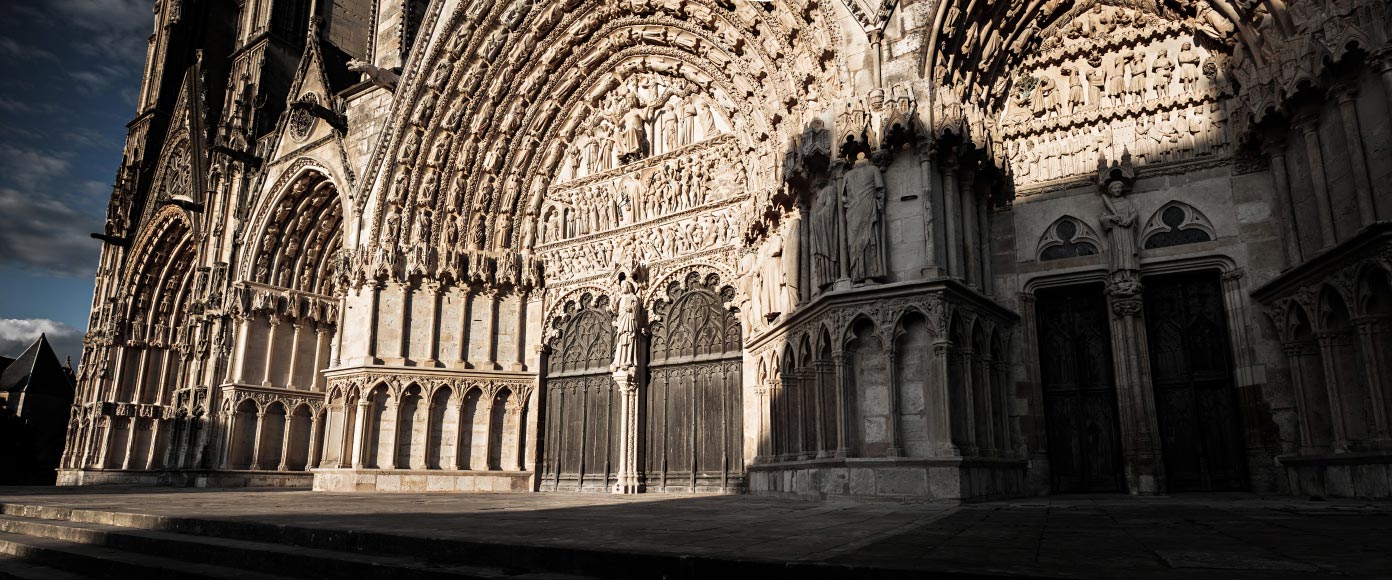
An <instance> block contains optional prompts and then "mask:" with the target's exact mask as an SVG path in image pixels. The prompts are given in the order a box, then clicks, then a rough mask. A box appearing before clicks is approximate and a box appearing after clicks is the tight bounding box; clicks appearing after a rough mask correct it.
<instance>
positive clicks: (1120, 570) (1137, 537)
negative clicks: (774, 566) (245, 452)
mask: <svg viewBox="0 0 1392 580" xmlns="http://www.w3.org/2000/svg"><path fill="white" fill-rule="evenodd" d="M0 503H16V504H27V505H50V506H62V507H72V508H81V509H93V510H111V511H119V512H126V513H144V514H154V515H164V516H177V517H184V518H209V519H221V520H246V521H256V522H262V523H273V524H283V525H291V526H296V527H310V528H325V529H347V530H364V531H375V532H386V533H396V534H401V535H405V536H417V537H430V538H442V539H462V540H472V541H486V542H501V543H508V544H520V545H541V546H556V547H570V548H599V549H606V550H622V551H633V552H647V553H668V554H674V553H677V554H694V555H703V556H707V557H713V558H720V559H756V560H777V561H824V562H832V563H844V564H855V565H863V566H873V567H884V568H898V569H916V570H924V571H959V572H977V573H983V572H985V573H992V572H994V573H1000V574H1002V575H1006V576H1010V575H1024V576H1046V577H1072V578H1176V579H1180V578H1183V579H1188V578H1234V579H1245V578H1253V579H1257V578H1260V579H1262V580H1281V579H1286V578H1291V579H1294V578H1319V577H1330V578H1359V579H1373V578H1388V579H1392V503H1386V502H1383V503H1378V502H1357V501H1327V502H1312V501H1308V500H1305V499H1303V498H1289V497H1260V496H1255V495H1249V494H1227V495H1177V496H1171V497H1162V498H1134V497H1127V496H1058V497H1051V498H1039V499H1029V500H1016V501H1009V502H993V503H985V504H976V505H969V506H963V507H958V508H949V507H945V506H941V505H933V504H914V503H819V502H802V501H789V500H774V499H767V498H759V497H752V496H664V495H644V496H627V497H621V496H609V495H588V494H587V495H565V494H471V495H428V494H402V495H394V494H381V495H366V494H324V493H313V492H308V491H301V490H291V491H286V490H264V491H248V490H192V489H169V488H93V487H86V488H0Z"/></svg>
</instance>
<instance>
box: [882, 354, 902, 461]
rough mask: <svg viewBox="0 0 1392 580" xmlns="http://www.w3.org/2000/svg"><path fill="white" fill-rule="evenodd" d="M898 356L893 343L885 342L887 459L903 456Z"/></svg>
mask: <svg viewBox="0 0 1392 580" xmlns="http://www.w3.org/2000/svg"><path fill="white" fill-rule="evenodd" d="M898 355H899V353H897V352H895V350H894V341H893V340H890V341H886V343H885V359H886V360H885V364H887V365H889V366H888V367H886V370H887V371H888V372H887V373H886V375H887V376H888V377H889V381H888V382H889V384H888V385H886V387H887V388H888V389H889V392H888V393H885V394H886V395H888V397H886V398H887V399H888V402H889V421H888V423H889V424H888V425H885V435H886V436H888V437H889V448H888V449H886V450H885V456H887V457H899V456H900V455H902V454H903V453H902V450H901V448H900V447H899V439H900V434H899V388H898V386H899V380H900V378H901V377H899V371H898V364H897V362H896V358H897V357H898Z"/></svg>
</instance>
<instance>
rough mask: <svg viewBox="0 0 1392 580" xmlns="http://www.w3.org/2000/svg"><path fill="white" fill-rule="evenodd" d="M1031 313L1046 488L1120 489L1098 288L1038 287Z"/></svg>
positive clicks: (1112, 389)
mask: <svg viewBox="0 0 1392 580" xmlns="http://www.w3.org/2000/svg"><path fill="white" fill-rule="evenodd" d="M1036 316H1037V320H1036V323H1037V326H1038V329H1039V337H1038V338H1039V358H1040V361H1039V363H1040V377H1041V380H1042V381H1043V390H1044V413H1045V420H1046V430H1047V436H1048V438H1049V469H1050V473H1051V476H1052V478H1053V487H1054V491H1056V492H1084V491H1121V490H1122V478H1121V445H1120V443H1121V439H1120V436H1119V434H1118V423H1117V407H1116V404H1117V403H1116V384H1115V378H1114V376H1115V375H1114V374H1113V371H1112V351H1111V339H1110V335H1111V333H1110V327H1109V323H1108V319H1107V308H1106V299H1105V298H1104V297H1103V295H1102V287H1101V285H1100V284H1091V285H1080V286H1071V287H1067V288H1060V289H1050V290H1043V291H1040V292H1039V293H1038V295H1037V302H1036Z"/></svg>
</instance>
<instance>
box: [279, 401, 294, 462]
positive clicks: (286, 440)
mask: <svg viewBox="0 0 1392 580" xmlns="http://www.w3.org/2000/svg"><path fill="white" fill-rule="evenodd" d="M294 431H295V413H294V412H292V411H289V410H288V409H287V410H286V413H285V423H284V424H283V425H282V426H281V430H280V463H279V464H278V465H276V471H289V470H290V435H291V434H292V433H294Z"/></svg>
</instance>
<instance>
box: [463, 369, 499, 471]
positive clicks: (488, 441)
mask: <svg viewBox="0 0 1392 580" xmlns="http://www.w3.org/2000/svg"><path fill="white" fill-rule="evenodd" d="M495 395H497V389H495V388H485V389H483V391H482V392H481V393H480V394H479V400H478V406H477V407H475V408H474V413H475V416H474V423H471V424H470V425H469V428H470V429H472V428H474V427H475V426H476V425H477V424H478V422H480V421H482V422H483V441H482V442H481V443H480V442H479V441H478V437H470V438H469V445H470V447H471V451H470V453H469V469H472V470H474V471H488V450H489V449H490V448H492V446H493V397H494V396H495ZM477 448H482V450H483V452H482V453H473V452H472V449H477Z"/></svg>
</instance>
